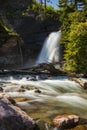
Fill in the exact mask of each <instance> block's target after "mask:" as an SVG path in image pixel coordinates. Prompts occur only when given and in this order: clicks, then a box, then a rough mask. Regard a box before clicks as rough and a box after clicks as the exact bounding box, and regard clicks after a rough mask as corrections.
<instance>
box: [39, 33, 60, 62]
mask: <svg viewBox="0 0 87 130" xmlns="http://www.w3.org/2000/svg"><path fill="white" fill-rule="evenodd" d="M60 38H61V31H58V32H52V33H51V34H50V35H49V36H48V38H47V39H46V40H45V42H44V44H43V47H42V50H41V52H40V54H39V56H38V59H37V63H38V64H39V63H48V62H50V63H52V62H57V61H59V60H60Z"/></svg>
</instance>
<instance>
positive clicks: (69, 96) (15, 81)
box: [0, 75, 87, 118]
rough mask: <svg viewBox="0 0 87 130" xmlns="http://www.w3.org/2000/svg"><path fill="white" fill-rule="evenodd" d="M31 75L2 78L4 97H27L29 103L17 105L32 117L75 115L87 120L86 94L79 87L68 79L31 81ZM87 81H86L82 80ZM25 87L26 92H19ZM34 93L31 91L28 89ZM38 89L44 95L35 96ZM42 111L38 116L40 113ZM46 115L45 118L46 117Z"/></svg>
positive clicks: (0, 80) (54, 78) (37, 94)
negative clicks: (31, 114)
mask: <svg viewBox="0 0 87 130" xmlns="http://www.w3.org/2000/svg"><path fill="white" fill-rule="evenodd" d="M27 77H29V75H24V76H23V75H15V76H8V77H7V76H6V77H5V76H4V77H0V85H1V86H2V87H3V89H4V92H3V93H4V94H7V95H9V96H11V97H14V98H15V97H16V98H18V97H24V98H27V99H28V100H27V101H22V102H18V103H17V105H18V106H19V107H21V108H23V109H25V110H26V111H27V112H29V113H34V114H35V115H36V113H37V116H36V117H40V115H44V117H45V118H49V116H51V115H54V114H56V115H57V114H58V113H59V114H62V113H63V114H64V113H69V114H70V113H73V114H77V115H80V116H81V117H87V94H86V93H87V91H86V90H83V89H82V88H81V87H80V86H79V84H77V83H75V82H74V81H69V80H68V78H67V77H63V76H62V77H60V76H58V77H52V79H51V80H50V79H46V80H38V81H29V79H27ZM83 80H84V79H83ZM21 85H22V86H24V89H25V91H24V92H19V91H18V89H20V87H21ZM30 87H31V88H32V89H29V88H30ZM36 89H39V90H40V91H41V93H35V90H36ZM38 111H39V113H38ZM45 112H46V114H45Z"/></svg>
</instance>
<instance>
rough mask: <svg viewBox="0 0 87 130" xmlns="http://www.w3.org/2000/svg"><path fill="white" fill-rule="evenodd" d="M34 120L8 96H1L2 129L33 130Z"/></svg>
mask: <svg viewBox="0 0 87 130" xmlns="http://www.w3.org/2000/svg"><path fill="white" fill-rule="evenodd" d="M33 128H34V121H33V120H32V119H31V118H30V117H29V116H28V115H27V114H26V113H25V112H24V111H22V110H21V109H20V108H18V107H16V106H14V105H12V104H11V102H10V101H9V100H8V99H7V98H0V130H33Z"/></svg>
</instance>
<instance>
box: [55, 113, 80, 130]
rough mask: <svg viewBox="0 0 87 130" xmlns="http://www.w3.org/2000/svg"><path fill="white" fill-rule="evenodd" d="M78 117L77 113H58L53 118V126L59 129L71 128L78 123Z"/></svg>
mask: <svg viewBox="0 0 87 130" xmlns="http://www.w3.org/2000/svg"><path fill="white" fill-rule="evenodd" d="M79 121H80V118H79V116H77V115H60V116H57V117H55V118H54V119H53V126H54V127H56V128H58V129H60V130H65V129H71V128H74V127H76V126H77V125H78V124H79Z"/></svg>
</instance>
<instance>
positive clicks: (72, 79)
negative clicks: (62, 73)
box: [69, 78, 87, 89]
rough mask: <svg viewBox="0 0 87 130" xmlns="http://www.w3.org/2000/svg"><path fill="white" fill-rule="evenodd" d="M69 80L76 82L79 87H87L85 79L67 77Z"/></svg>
mask: <svg viewBox="0 0 87 130" xmlns="http://www.w3.org/2000/svg"><path fill="white" fill-rule="evenodd" d="M69 80H71V81H75V82H76V83H78V84H79V85H80V86H81V87H83V88H84V89H87V81H83V80H82V79H80V78H69Z"/></svg>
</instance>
